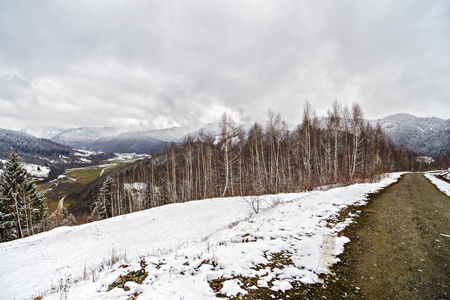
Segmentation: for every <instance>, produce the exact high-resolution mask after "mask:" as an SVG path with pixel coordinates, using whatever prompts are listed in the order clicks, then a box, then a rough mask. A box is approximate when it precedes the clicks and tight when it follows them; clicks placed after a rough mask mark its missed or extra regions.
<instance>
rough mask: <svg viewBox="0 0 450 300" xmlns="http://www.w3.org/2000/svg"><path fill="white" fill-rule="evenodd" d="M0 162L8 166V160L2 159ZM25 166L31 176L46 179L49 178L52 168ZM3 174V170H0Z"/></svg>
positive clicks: (33, 165)
mask: <svg viewBox="0 0 450 300" xmlns="http://www.w3.org/2000/svg"><path fill="white" fill-rule="evenodd" d="M0 162H2V163H3V164H6V162H7V160H6V159H5V160H2V159H0ZM23 166H24V167H25V169H26V170H27V172H28V173H30V174H31V176H33V177H35V178H46V177H47V176H48V173H49V172H50V168H49V167H46V166H40V165H35V164H23ZM1 172H2V170H1V169H0V173H1Z"/></svg>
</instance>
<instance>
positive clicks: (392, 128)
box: [0, 113, 450, 157]
mask: <svg viewBox="0 0 450 300" xmlns="http://www.w3.org/2000/svg"><path fill="white" fill-rule="evenodd" d="M369 122H370V123H371V124H372V125H373V126H376V124H377V123H379V124H380V125H381V127H382V129H383V130H384V132H385V133H386V134H387V135H388V136H389V137H390V138H391V140H392V141H393V142H394V144H395V145H396V146H398V147H400V146H406V147H408V148H409V149H411V150H412V151H414V152H417V153H421V154H424V155H427V156H431V157H435V156H436V155H438V154H439V153H440V152H441V151H444V152H448V151H450V119H447V120H443V119H439V118H436V117H428V118H420V117H415V116H413V115H410V114H406V113H401V114H395V115H391V116H388V117H386V118H383V119H379V120H369ZM251 124H252V123H251V122H246V123H244V124H239V125H242V126H243V127H244V129H245V130H248V128H250V126H251ZM261 124H262V125H264V122H261ZM290 127H292V126H290ZM124 130H127V129H126V128H115V127H81V128H74V129H69V130H64V131H61V132H59V133H58V134H56V135H54V136H53V137H52V138H51V139H50V140H46V139H38V138H36V137H34V136H32V135H30V134H27V133H23V132H19V131H13V130H4V129H2V130H0V153H1V154H2V155H1V156H3V157H5V156H6V153H8V152H10V151H11V149H13V148H14V149H17V148H18V147H19V148H20V149H21V152H22V155H25V156H27V157H28V156H30V157H31V156H32V155H33V154H35V155H41V156H47V157H52V156H53V157H59V155H63V156H64V155H65V156H66V157H67V156H68V155H69V154H68V153H70V151H71V149H72V147H73V148H79V149H85V150H95V151H105V152H118V153H129V152H135V153H146V154H150V153H158V152H161V151H163V150H164V148H165V147H167V146H170V144H171V143H181V142H183V140H184V139H186V138H187V137H188V136H190V137H191V138H193V139H195V138H196V137H198V136H199V135H200V134H201V133H203V134H207V135H211V136H217V135H218V134H219V125H218V124H217V123H216V124H215V123H210V124H207V125H204V126H197V127H190V126H184V127H173V128H166V129H158V130H139V131H125V132H124Z"/></svg>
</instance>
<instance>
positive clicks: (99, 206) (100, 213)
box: [92, 175, 114, 220]
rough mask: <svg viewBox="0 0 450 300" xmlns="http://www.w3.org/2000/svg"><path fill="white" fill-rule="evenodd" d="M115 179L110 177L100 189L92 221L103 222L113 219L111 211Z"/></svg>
mask: <svg viewBox="0 0 450 300" xmlns="http://www.w3.org/2000/svg"><path fill="white" fill-rule="evenodd" d="M113 183H114V179H112V177H111V176H109V175H108V177H106V179H105V181H104V182H103V184H102V187H101V188H100V192H99V193H98V196H97V200H96V201H95V206H94V209H93V211H92V219H94V220H95V219H96V220H103V219H107V218H109V217H112V211H111V200H112V199H111V188H112V184H113Z"/></svg>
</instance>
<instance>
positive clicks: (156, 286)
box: [0, 173, 401, 300]
mask: <svg viewBox="0 0 450 300" xmlns="http://www.w3.org/2000/svg"><path fill="white" fill-rule="evenodd" d="M400 175H401V173H395V174H390V175H389V176H386V177H385V178H384V179H383V180H381V182H379V183H365V184H355V185H351V186H347V187H339V188H334V189H330V190H327V191H312V192H303V193H292V194H279V195H276V196H269V195H268V196H265V199H266V200H268V201H266V202H264V206H263V208H262V210H261V212H260V213H259V214H257V215H255V214H252V208H251V207H250V206H249V205H248V203H247V202H246V201H244V200H243V199H242V197H235V198H215V199H207V200H199V201H192V202H187V203H182V204H171V205H166V206H163V207H157V208H152V209H149V210H145V211H141V212H136V213H133V214H129V215H124V216H119V217H115V218H111V219H108V220H104V221H100V222H94V223H90V224H85V225H81V226H75V227H60V228H56V229H54V230H52V231H49V232H45V233H41V234H38V235H35V236H31V237H28V238H24V239H20V240H16V241H12V242H7V243H2V244H0V257H1V260H2V262H1V264H0V299H27V298H33V297H36V296H44V299H69V300H70V299H128V297H129V296H130V295H132V294H135V293H142V294H141V296H140V297H139V298H142V299H185V300H188V299H195V300H197V299H198V300H202V299H215V294H214V292H213V291H212V289H211V288H210V286H209V284H208V280H213V279H218V278H222V277H225V278H227V279H228V280H226V281H225V284H224V285H223V288H222V293H224V294H226V295H229V296H231V295H237V294H239V293H241V294H245V293H246V291H245V290H244V288H243V283H242V282H240V280H239V279H237V278H236V277H237V276H238V275H242V276H244V277H256V276H259V281H258V286H261V287H264V286H265V287H269V284H270V287H271V288H272V290H281V291H286V290H288V289H290V288H292V285H291V283H290V282H292V281H294V280H300V281H302V282H304V283H314V282H317V281H318V274H319V273H321V272H326V271H327V266H329V264H331V263H334V262H336V255H338V254H339V253H341V252H342V251H343V246H344V244H345V243H346V242H348V241H349V239H348V238H346V237H343V236H340V237H338V236H337V233H338V232H339V231H341V230H342V229H343V228H344V227H345V226H347V225H348V224H349V222H351V219H350V218H349V219H347V220H345V221H344V222H337V223H336V224H334V225H333V226H326V225H327V224H329V221H327V220H333V219H335V217H336V216H337V213H338V212H339V211H340V210H341V209H343V208H345V207H347V206H349V205H363V204H365V203H366V197H367V194H368V193H372V192H375V191H377V190H379V189H381V188H383V187H385V186H387V185H389V184H391V183H393V182H395V181H397V180H398V178H399V177H400ZM271 199H273V200H274V202H279V200H280V199H282V201H281V202H282V203H281V204H277V205H271V204H272V203H271V201H270V200H271ZM275 199H276V200H277V201H275ZM330 224H331V223H330ZM329 227H331V228H329ZM277 253H283V255H285V256H286V257H288V258H289V259H290V260H291V261H292V262H293V265H288V266H280V267H276V268H270V267H269V266H266V267H264V265H266V264H269V263H270V260H271V258H273V256H274V255H275V254H277ZM112 256H122V259H121V260H120V261H119V262H117V263H116V265H114V267H112V268H110V267H108V263H107V260H108V259H109V258H111V257H112ZM125 256H126V259H125ZM142 258H143V259H145V261H146V263H147V267H146V272H148V276H147V278H146V279H145V281H144V283H143V284H142V285H139V284H137V283H134V282H128V283H127V284H126V286H127V287H129V288H130V290H129V291H125V290H124V289H121V288H114V289H113V290H111V291H107V290H108V286H109V285H110V284H111V283H113V282H114V281H115V280H116V279H117V278H118V277H119V276H121V275H124V274H127V273H128V272H130V271H132V270H139V269H140V265H139V261H140V259H142ZM122 264H127V267H125V268H119V266H120V265H122ZM257 265H259V266H260V267H261V268H258V269H257V268H256V266H257ZM52 287H53V289H52ZM251 288H256V286H254V287H251Z"/></svg>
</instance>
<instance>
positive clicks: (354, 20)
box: [0, 0, 450, 129]
mask: <svg viewBox="0 0 450 300" xmlns="http://www.w3.org/2000/svg"><path fill="white" fill-rule="evenodd" d="M449 53H450V1H446V0H442V1H434V0H429V1H423V0H413V1H411V0H407V1H406V0H396V1H390V0H374V1H360V0H343V1H321V0H319V1H317V0H315V1H297V0H224V1H211V0H179V1H178V0H175V1H172V0H148V1H140V0H134V1H126V0H123V1H116V0H84V1H83V0H80V1H62V0H60V1H59V0H53V1H46V0H42V1H34V0H29V1H22V0H16V1H9V0H0V128H10V129H23V128H35V129H36V128H45V127H58V128H72V127H80V126H124V125H143V126H148V127H150V128H161V127H171V126H178V125H189V124H194V123H198V122H205V123H206V122H211V121H214V120H216V119H217V118H218V116H219V115H220V114H222V113H223V112H224V111H227V112H229V113H230V114H232V116H234V117H235V118H241V117H244V116H251V117H259V116H262V115H265V114H266V113H267V111H268V110H269V109H272V110H273V111H275V112H279V113H281V115H282V117H283V118H284V119H285V120H287V121H288V122H293V123H298V122H299V121H300V119H301V115H302V110H303V107H304V105H305V102H306V101H307V100H308V101H309V102H310V103H311V105H312V107H313V108H314V109H315V110H316V112H317V114H319V115H321V114H325V112H326V110H327V109H328V108H330V107H331V105H332V103H333V102H334V101H335V100H336V99H337V100H338V101H339V102H341V103H342V104H344V105H345V104H347V105H351V103H353V102H358V103H359V104H360V105H361V106H362V108H363V111H364V114H365V117H366V118H370V119H378V118H382V117H385V116H388V115H390V114H394V113H399V112H407V113H411V114H414V115H416V116H421V117H426V116H437V117H440V118H444V119H448V118H449V117H450V54H449Z"/></svg>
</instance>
